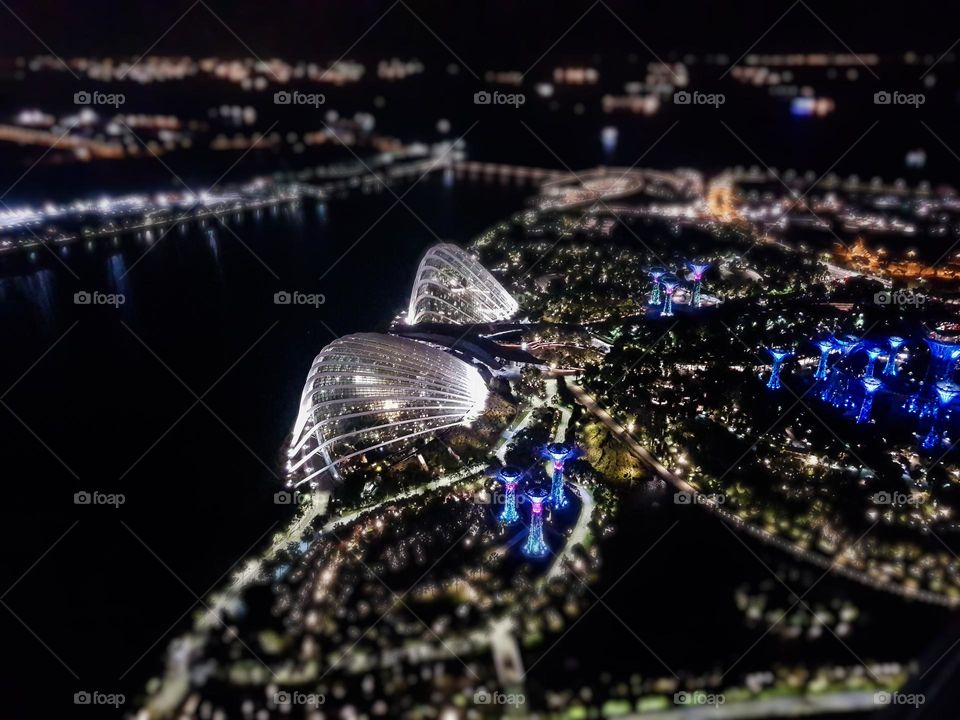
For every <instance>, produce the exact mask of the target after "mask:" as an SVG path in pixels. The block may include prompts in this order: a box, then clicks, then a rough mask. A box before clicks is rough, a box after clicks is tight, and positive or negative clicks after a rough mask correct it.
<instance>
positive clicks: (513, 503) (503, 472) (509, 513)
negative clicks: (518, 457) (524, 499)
mask: <svg viewBox="0 0 960 720" xmlns="http://www.w3.org/2000/svg"><path fill="white" fill-rule="evenodd" d="M522 477H523V471H522V470H520V468H516V467H513V466H512V465H507V466H506V467H502V468H500V470H499V472H497V480H499V481H500V484H501V485H503V510H501V511H500V517H499V520H500V523H501V524H503V525H511V524H513V523H515V522H517V521H518V520H519V519H520V515H519V513H517V485H518V484H519V482H520V479H521V478H522Z"/></svg>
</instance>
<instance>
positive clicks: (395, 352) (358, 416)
mask: <svg viewBox="0 0 960 720" xmlns="http://www.w3.org/2000/svg"><path fill="white" fill-rule="evenodd" d="M486 399H487V387H486V384H485V383H484V381H483V378H482V377H481V376H480V373H479V372H478V371H477V369H476V368H474V367H472V366H471V365H469V364H467V363H465V362H463V361H462V360H459V359H457V358H455V357H453V356H451V355H449V354H448V353H446V352H444V351H443V350H441V349H440V348H437V347H434V346H432V345H426V344H424V343H421V342H417V341H416V340H409V339H407V338H402V337H397V336H395V335H382V334H378V333H358V334H355V335H346V336H344V337H342V338H340V339H338V340H335V341H333V342H332V343H330V344H329V345H327V346H326V347H325V348H324V349H323V350H322V351H321V352H320V354H319V355H317V357H316V359H315V360H314V361H313V364H312V365H311V367H310V372H309V373H308V375H307V381H306V384H305V386H304V389H303V394H302V395H301V397H300V410H299V413H298V415H297V421H296V424H295V425H294V428H293V438H292V440H291V443H290V447H289V449H288V451H287V455H288V463H287V472H288V473H289V475H290V477H291V480H292V482H293V484H294V485H302V484H303V483H306V482H310V481H312V480H314V479H315V478H318V477H319V476H320V475H321V474H323V473H324V472H327V471H329V474H330V476H331V477H333V478H335V479H339V478H340V473H339V471H338V466H339V465H340V464H341V463H344V462H345V461H348V460H350V459H351V458H355V457H357V456H360V455H363V454H365V453H369V452H371V451H376V450H379V449H381V448H384V447H386V446H389V445H393V444H396V443H403V442H405V441H408V440H411V439H413V438H416V437H419V436H422V435H426V434H428V433H433V432H436V431H438V430H443V429H444V428H449V427H453V426H455V425H458V424H460V423H462V422H464V421H468V420H470V419H472V418H474V417H476V416H478V415H479V414H480V413H481V412H482V411H483V409H484V407H485V404H486Z"/></svg>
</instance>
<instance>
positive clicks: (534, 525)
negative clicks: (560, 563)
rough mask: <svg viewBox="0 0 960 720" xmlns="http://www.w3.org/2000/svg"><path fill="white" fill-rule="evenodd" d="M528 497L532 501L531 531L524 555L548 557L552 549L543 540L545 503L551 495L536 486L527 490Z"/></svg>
mask: <svg viewBox="0 0 960 720" xmlns="http://www.w3.org/2000/svg"><path fill="white" fill-rule="evenodd" d="M526 495H527V500H529V501H530V529H529V531H528V532H527V541H526V542H525V543H524V544H523V554H524V555H526V556H527V557H529V558H542V557H546V556H547V554H548V553H549V552H550V548H549V547H548V546H547V543H546V542H545V541H544V539H543V503H544V501H545V500H546V499H547V498H548V497H550V494H549V493H548V492H547V490H546V489H545V488H543V487H539V486H534V487H532V488H529V489H527V493H526Z"/></svg>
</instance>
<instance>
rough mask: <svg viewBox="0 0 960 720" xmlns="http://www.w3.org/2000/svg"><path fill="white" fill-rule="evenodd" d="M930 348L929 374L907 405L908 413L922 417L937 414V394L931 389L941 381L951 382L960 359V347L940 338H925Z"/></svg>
mask: <svg viewBox="0 0 960 720" xmlns="http://www.w3.org/2000/svg"><path fill="white" fill-rule="evenodd" d="M924 340H925V341H926V343H927V346H928V347H929V348H930V362H929V363H928V364H927V374H926V375H925V376H924V378H923V380H922V381H921V383H920V387H919V388H918V389H917V391H916V392H915V393H914V394H913V395H911V396H910V398H909V399H908V400H907V403H906V409H907V411H908V412H911V413H916V412H917V411H919V412H920V417H921V418H925V417H930V416H931V415H933V414H934V413H935V412H936V409H937V401H936V398H935V397H934V394H935V392H934V391H933V390H932V389H931V388H934V387H935V386H936V384H937V383H938V382H940V381H941V380H949V379H950V376H951V375H952V374H953V367H954V365H955V364H956V362H957V358H958V357H960V345H957V344H956V343H952V342H948V341H945V340H940V339H938V338H929V337H928V338H924Z"/></svg>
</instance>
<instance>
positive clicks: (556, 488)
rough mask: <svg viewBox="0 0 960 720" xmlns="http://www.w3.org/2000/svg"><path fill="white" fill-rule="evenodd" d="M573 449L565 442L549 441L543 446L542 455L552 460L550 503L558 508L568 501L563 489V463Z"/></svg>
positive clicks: (563, 506) (565, 504) (572, 454)
mask: <svg viewBox="0 0 960 720" xmlns="http://www.w3.org/2000/svg"><path fill="white" fill-rule="evenodd" d="M574 454H575V449H574V448H573V447H571V446H570V445H568V444H566V443H550V444H549V445H547V446H546V448H544V455H545V456H546V457H547V458H548V459H550V460H552V461H553V484H552V486H551V489H550V503H551V504H552V505H553V507H554V508H556V509H557V510H560V509H562V508H565V507H566V506H567V505H568V504H569V501H568V500H567V494H566V491H565V490H564V482H563V463H564V462H565V461H566V460H567V459H568V458H571V457H573V456H574Z"/></svg>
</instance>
